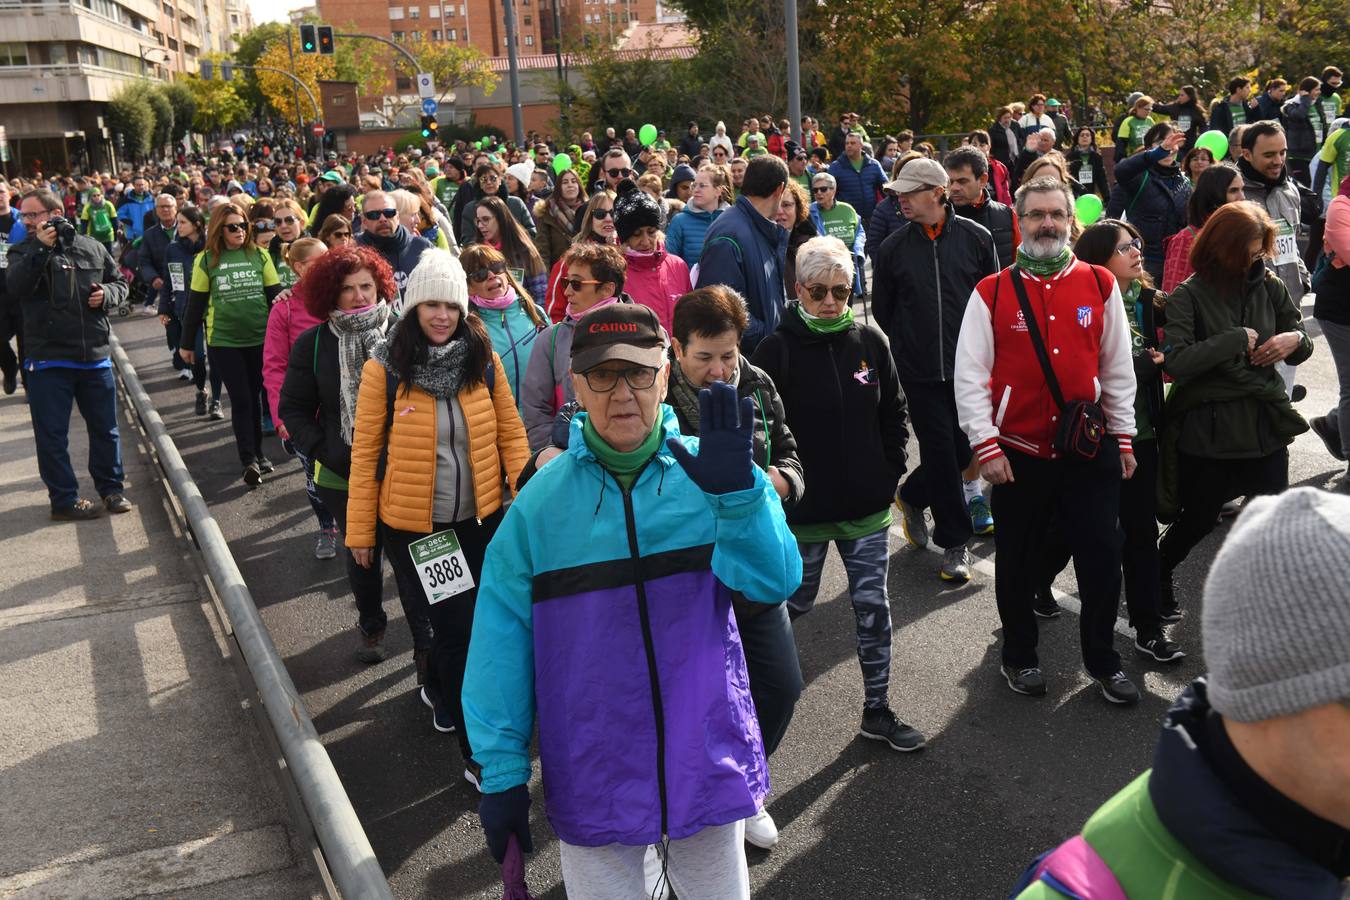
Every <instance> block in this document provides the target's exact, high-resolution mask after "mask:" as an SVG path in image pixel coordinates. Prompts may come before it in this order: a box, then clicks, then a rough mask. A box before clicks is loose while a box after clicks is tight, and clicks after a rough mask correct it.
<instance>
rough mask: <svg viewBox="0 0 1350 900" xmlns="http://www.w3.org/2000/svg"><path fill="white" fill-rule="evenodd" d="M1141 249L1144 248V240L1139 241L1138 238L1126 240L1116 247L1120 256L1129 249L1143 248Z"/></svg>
mask: <svg viewBox="0 0 1350 900" xmlns="http://www.w3.org/2000/svg"><path fill="white" fill-rule="evenodd" d="M1143 249H1144V242H1143V241H1141V240H1140V239H1139V238H1135V239H1134V240H1132V241H1126V242H1125V243H1123V244H1121V245H1120V246H1118V247H1116V252H1117V253H1119V254H1120V255H1121V256H1124V255H1125V254H1126V253H1129V252H1130V251H1131V250H1143Z"/></svg>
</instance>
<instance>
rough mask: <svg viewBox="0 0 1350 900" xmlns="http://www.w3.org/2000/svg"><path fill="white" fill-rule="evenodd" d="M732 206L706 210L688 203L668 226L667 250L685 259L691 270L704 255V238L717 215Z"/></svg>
mask: <svg viewBox="0 0 1350 900" xmlns="http://www.w3.org/2000/svg"><path fill="white" fill-rule="evenodd" d="M729 208H730V207H726V206H723V207H719V208H717V209H714V210H708V211H704V210H701V209H698V208H696V207H694V206H691V205H690V204H688V203H686V204H685V206H684V209H682V210H680V211H679V212H678V213H676V214H675V215H674V216H673V217H672V218H671V220H670V224H669V225H667V226H666V251H667V252H669V253H673V254H675V255H676V256H678V257H679V258H680V259H682V260H684V263H685V265H687V266H688V267H689V268H690V269H691V270H692V269H693V268H694V266H696V265H698V264H699V259H700V258H701V257H702V256H703V239H704V237H705V236H706V235H707V233H708V228H709V227H710V226H711V225H712V223H713V222H716V221H717V217H718V216H720V215H721V214H722V213H723V212H724V211H726V210H727V209H729Z"/></svg>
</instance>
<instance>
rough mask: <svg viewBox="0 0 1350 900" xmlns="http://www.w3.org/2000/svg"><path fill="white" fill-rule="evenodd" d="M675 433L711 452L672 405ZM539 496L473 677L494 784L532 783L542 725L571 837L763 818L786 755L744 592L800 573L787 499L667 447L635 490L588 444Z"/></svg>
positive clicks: (476, 722)
mask: <svg viewBox="0 0 1350 900" xmlns="http://www.w3.org/2000/svg"><path fill="white" fill-rule="evenodd" d="M661 416H662V419H661V426H662V428H664V431H665V433H664V435H663V437H674V438H677V439H678V440H680V441H682V442H683V443H684V444H685V446H687V447H688V448H689V449H690V450H691V451H693V452H695V453H696V452H697V449H698V439H697V438H692V437H685V436H682V435H680V430H679V424H678V422H677V420H676V417H675V414H674V412H672V411H671V409H670V407H668V406H664V405H663V406H662V407H661ZM585 419H586V414H585V413H581V414H578V415H577V417H576V418H575V419H573V420H572V424H571V433H570V439H569V445H568V449H567V451H566V452H565V453H564V454H563V455H562V456H560V457H558V458H556V459H554V460H551V461H550V462H548V463H547V464H546V465H544V466H543V468H541V469H540V470H539V472H538V473H537V474H536V475H535V476H534V477H533V478H532V479H531V480H530V482H529V483H528V484H527V485H526V486H525V488H524V490H522V491H521V493H520V494H519V496H518V497H517V498H516V500H515V502H514V503H513V504H511V508H510V509H509V510H507V513H506V517H505V518H504V519H503V521H502V524H501V526H500V527H499V528H498V530H497V534H496V537H494V538H493V540H492V544H491V545H490V546H489V547H488V551H487V559H486V561H485V562H484V564H483V577H482V578H481V579H480V582H481V587H480V588H479V591H478V600H477V608H476V610H475V612H474V623H473V637H472V639H471V642H470V644H469V658H468V665H467V668H466V669H465V672H464V690H463V695H462V696H463V701H464V721H465V723H466V725H467V727H468V732H469V734H468V737H469V743H470V744H471V745H472V746H473V749H474V759H475V760H476V761H478V762H479V763H480V764H481V765H482V766H483V780H482V789H483V792H484V793H497V792H500V791H505V790H509V789H510V788H512V787H515V786H516V785H521V784H525V783H526V782H527V781H529V778H530V736H531V734H532V733H533V731H534V726H535V724H536V720H537V723H538V725H539V760H540V767H541V768H542V770H543V774H544V795H545V806H546V808H547V810H548V818H549V823H550V824H551V825H552V826H553V830H554V831H555V832H556V833H557V835H558V837H559V838H561V839H562V840H564V841H566V842H567V843H569V844H576V845H581V846H587V847H595V846H602V845H604V844H610V843H619V844H625V845H628V846H641V845H644V844H652V843H656V842H657V841H659V840H660V839H661V837H662V834H663V833H665V834H668V835H669V836H670V837H671V838H672V839H674V840H680V839H682V838H686V837H689V836H690V835H693V834H695V833H697V832H698V831H700V830H702V829H703V828H706V827H708V826H713V825H724V824H727V823H730V822H735V821H737V820H739V819H743V818H746V817H747V816H751V815H754V814H755V812H756V811H757V810H758V809H759V808H760V806H761V804H762V803H763V799H764V794H765V792H766V791H767V790H768V781H769V779H768V766H767V764H766V762H765V759H764V750H763V746H762V742H761V738H760V734H759V726H758V724H757V721H756V718H755V708H754V703H753V701H752V700H751V698H750V689H749V682H748V678H747V676H746V670H745V656H744V653H743V651H742V649H741V641H740V634H739V632H738V631H737V629H736V620H735V617H734V616H733V615H732V610H731V592H732V591H733V590H734V591H741V592H743V593H744V594H745V595H746V596H748V597H755V598H759V599H761V600H763V601H764V602H768V603H779V602H782V601H783V600H784V599H785V598H787V596H788V595H790V594H791V593H792V592H793V591H794V590H796V588H797V586H798V584H799V583H800V582H801V572H802V568H801V556H800V555H799V554H798V551H797V544H796V541H794V540H793V538H792V534H791V532H789V531H788V528H787V522H786V520H785V519H784V516H783V505H782V504H781V503H779V502H778V497H777V495H776V494H775V493H774V491H773V487H772V486H771V485H770V484H769V481H768V478H767V477H766V476H765V475H764V473H763V472H762V471H760V470H759V469H758V468H757V467H756V468H755V470H754V478H755V485H754V487H752V488H750V489H748V490H744V491H737V492H734V493H730V494H722V495H719V496H714V495H710V494H705V493H703V491H702V490H700V489H699V487H698V486H697V485H696V484H694V482H693V481H691V480H690V479H689V476H688V475H687V474H686V473H685V471H684V469H683V468H681V467H680V465H679V464H678V463H676V461H675V457H674V456H673V455H672V454H671V452H670V450H669V448H668V447H666V445H665V440H664V439H663V440H662V441H661V443H660V449H659V450H658V451H657V454H656V456H655V457H653V459H652V460H651V462H649V463H648V464H647V466H646V468H644V469H643V470H642V472H641V473H640V474H639V475H638V478H637V480H636V481H635V482H634V483H633V486H632V488H631V490H629V491H625V490H623V489H621V488H620V487H619V485H618V484H617V483H616V482H615V480H614V477H613V476H612V475H610V474H609V473H607V472H606V471H605V470H604V469H603V468H602V467H601V466H600V464H599V462H598V460H597V459H596V457H595V454H594V453H593V452H592V451H591V449H590V448H589V447H588V446H587V444H586V439H585V438H584V437H583V434H582V426H583V423H584V422H585Z"/></svg>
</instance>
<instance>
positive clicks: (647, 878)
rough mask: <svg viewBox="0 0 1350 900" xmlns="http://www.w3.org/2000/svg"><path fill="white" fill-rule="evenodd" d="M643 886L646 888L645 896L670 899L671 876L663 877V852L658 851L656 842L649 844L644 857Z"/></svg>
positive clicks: (657, 899) (655, 899)
mask: <svg viewBox="0 0 1350 900" xmlns="http://www.w3.org/2000/svg"><path fill="white" fill-rule="evenodd" d="M642 886H643V888H644V890H645V893H644V894H643V896H645V897H650V898H651V900H669V897H670V876H668V875H667V876H665V877H662V872H661V854H660V853H657V852H656V845H655V844H648V845H647V852H646V854H645V855H644V856H643V857H642Z"/></svg>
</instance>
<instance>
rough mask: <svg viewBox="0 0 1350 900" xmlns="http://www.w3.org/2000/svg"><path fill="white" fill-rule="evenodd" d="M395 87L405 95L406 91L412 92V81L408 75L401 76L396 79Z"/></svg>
mask: <svg viewBox="0 0 1350 900" xmlns="http://www.w3.org/2000/svg"><path fill="white" fill-rule="evenodd" d="M394 87H395V88H396V89H397V90H398V92H399V93H400V94H401V93H403V92H404V91H411V90H412V79H411V78H409V77H408V76H407V75H399V76H398V77H397V78H395V79H394Z"/></svg>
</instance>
